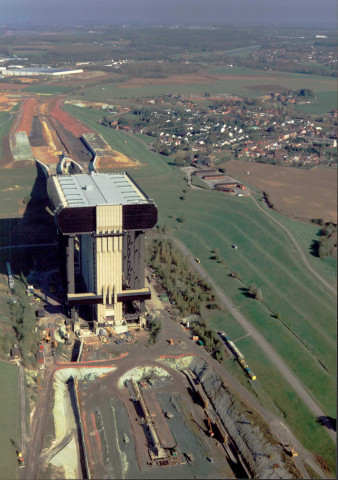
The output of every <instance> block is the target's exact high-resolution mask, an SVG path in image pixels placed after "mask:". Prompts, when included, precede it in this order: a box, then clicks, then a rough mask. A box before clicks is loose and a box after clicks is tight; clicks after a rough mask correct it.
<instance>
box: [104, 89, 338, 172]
mask: <svg viewBox="0 0 338 480" xmlns="http://www.w3.org/2000/svg"><path fill="white" fill-rule="evenodd" d="M306 95H307V92H306V91H300V92H298V94H296V92H277V91H272V92H270V93H269V94H266V95H263V96H261V97H260V98H259V99H253V100H252V99H240V98H237V99H228V98H227V99H223V100H222V99H220V98H219V96H216V97H215V98H214V97H208V98H203V97H202V98H194V99H192V98H191V99H189V100H188V99H185V98H181V96H180V95H179V96H161V97H159V98H155V99H151V100H149V101H148V102H147V103H148V105H146V106H144V107H141V108H135V109H133V110H132V111H130V112H127V113H124V114H123V115H120V116H119V117H118V118H116V115H115V116H114V117H112V118H110V116H109V113H108V112H109V108H107V110H108V112H107V113H106V114H105V116H104V117H103V119H102V120H101V123H102V124H104V125H106V126H110V127H111V128H115V129H118V130H123V131H126V132H130V133H136V134H143V135H148V136H150V137H153V138H154V142H153V143H152V144H151V148H152V149H153V150H154V151H156V152H157V153H160V154H162V155H165V156H169V155H170V156H172V157H174V159H175V163H176V164H177V166H187V165H190V164H192V165H200V166H214V165H215V164H217V163H220V161H225V160H228V159H229V158H239V159H247V160H252V161H256V162H260V163H270V164H277V165H291V166H297V167H312V166H315V165H325V166H334V165H335V164H336V163H337V155H336V151H335V149H336V147H337V139H336V134H335V126H336V125H337V112H336V111H332V112H331V113H328V114H325V115H318V116H316V118H314V119H313V118H312V117H310V116H306V115H304V114H302V113H301V112H297V113H298V114H296V115H295V112H294V110H293V111H292V112H291V111H288V108H287V107H286V106H285V105H287V104H288V103H291V105H292V104H294V103H297V102H301V101H302V100H300V98H303V99H304V98H306ZM303 101H304V100H303ZM159 107H160V108H159ZM107 110H106V111H107ZM215 162H216V163H215Z"/></svg>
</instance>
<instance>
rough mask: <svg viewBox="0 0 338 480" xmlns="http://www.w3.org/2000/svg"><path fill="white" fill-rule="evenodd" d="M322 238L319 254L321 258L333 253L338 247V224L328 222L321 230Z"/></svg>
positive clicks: (319, 243) (319, 244)
mask: <svg viewBox="0 0 338 480" xmlns="http://www.w3.org/2000/svg"><path fill="white" fill-rule="evenodd" d="M320 235H321V237H320V240H319V242H318V256H319V257H320V258H324V257H328V256H329V255H332V253H333V252H334V250H335V249H336V248H337V226H336V225H334V224H333V223H328V224H327V225H326V227H325V228H323V229H322V230H321V231H320Z"/></svg>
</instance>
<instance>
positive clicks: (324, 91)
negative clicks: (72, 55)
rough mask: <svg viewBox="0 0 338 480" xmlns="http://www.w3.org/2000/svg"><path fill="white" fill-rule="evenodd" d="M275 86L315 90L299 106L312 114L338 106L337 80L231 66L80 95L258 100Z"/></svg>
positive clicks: (95, 98)
mask: <svg viewBox="0 0 338 480" xmlns="http://www.w3.org/2000/svg"><path fill="white" fill-rule="evenodd" d="M271 85H277V86H278V87H279V88H280V89H291V90H300V89H301V88H309V89H312V90H313V91H314V93H315V95H316V96H317V97H318V98H317V99H313V100H311V105H310V104H309V105H308V104H305V105H300V106H297V108H298V107H299V108H305V109H306V108H308V109H309V108H310V107H313V109H314V110H315V111H313V112H311V111H309V112H308V113H325V112H328V111H330V110H332V109H333V108H335V106H336V104H337V92H336V80H335V79H334V78H330V77H323V76H319V75H304V74H296V73H284V72H270V71H269V72H266V71H261V70H254V69H248V68H230V67H224V68H213V69H209V70H202V71H200V72H198V73H194V74H182V75H170V76H168V77H167V78H132V79H130V80H127V81H125V82H123V83H122V82H115V83H112V84H109V83H107V84H105V85H97V86H94V87H89V88H85V89H82V90H81V92H80V94H79V96H80V98H84V99H86V100H93V101H106V102H109V101H114V99H120V98H140V97H151V98H153V97H156V96H158V95H161V94H176V95H177V94H179V93H180V94H184V93H185V94H188V93H200V94H201V95H205V93H207V94H210V95H212V94H220V93H229V94H234V95H239V96H245V97H249V98H256V97H259V96H261V95H263V94H264V93H265V90H269V86H271ZM255 87H257V89H255ZM265 87H266V88H265Z"/></svg>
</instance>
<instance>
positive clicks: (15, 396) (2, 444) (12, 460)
mask: <svg viewBox="0 0 338 480" xmlns="http://www.w3.org/2000/svg"><path fill="white" fill-rule="evenodd" d="M0 384H1V393H0V409H1V412H2V414H1V419H0V430H1V435H0V450H1V459H2V460H1V478H11V479H17V478H19V475H18V468H17V465H18V463H17V456H16V447H15V445H17V444H20V442H21V428H20V396H19V369H18V367H17V366H16V365H12V364H9V363H7V362H3V361H1V362H0Z"/></svg>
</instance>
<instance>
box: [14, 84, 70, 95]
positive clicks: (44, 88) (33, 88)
mask: <svg viewBox="0 0 338 480" xmlns="http://www.w3.org/2000/svg"><path fill="white" fill-rule="evenodd" d="M69 90H71V89H70V88H69V87H62V86H59V85H30V86H29V87H25V88H24V89H23V92H32V93H44V94H46V95H57V94H59V93H65V92H69Z"/></svg>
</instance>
